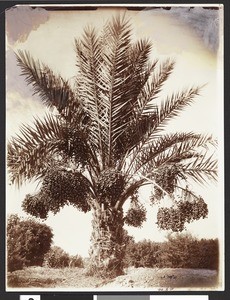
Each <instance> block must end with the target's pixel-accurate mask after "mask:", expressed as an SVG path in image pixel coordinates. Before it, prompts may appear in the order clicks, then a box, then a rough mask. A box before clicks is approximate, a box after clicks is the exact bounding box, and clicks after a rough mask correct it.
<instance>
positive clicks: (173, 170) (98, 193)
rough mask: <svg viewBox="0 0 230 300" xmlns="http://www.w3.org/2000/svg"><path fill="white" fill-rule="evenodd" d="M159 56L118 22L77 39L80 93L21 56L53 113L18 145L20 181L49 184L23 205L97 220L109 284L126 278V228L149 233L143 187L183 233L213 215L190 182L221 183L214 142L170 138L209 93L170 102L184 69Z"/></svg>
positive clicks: (96, 261)
mask: <svg viewBox="0 0 230 300" xmlns="http://www.w3.org/2000/svg"><path fill="white" fill-rule="evenodd" d="M151 48H152V45H151V42H150V41H148V40H145V39H143V40H139V41H137V42H132V29H131V25H130V22H129V21H128V20H127V19H126V18H125V17H121V16H118V17H115V18H112V19H111V20H110V21H108V22H107V23H106V24H105V26H104V28H103V29H102V31H101V32H100V33H98V32H97V30H96V29H94V28H91V27H87V28H86V29H85V30H84V32H83V35H82V38H81V39H77V40H76V41H75V51H76V58H77V60H76V71H77V73H76V78H75V84H74V85H71V84H70V82H69V81H68V80H65V79H63V78H62V77H61V76H59V75H55V74H54V72H53V71H52V70H51V69H50V68H49V67H48V66H47V65H46V64H44V63H41V62H40V61H35V60H34V59H33V58H32V57H31V55H30V53H28V52H26V51H25V52H22V51H19V52H18V54H17V60H18V65H19V66H20V67H21V69H22V75H24V76H25V77H26V81H27V83H28V84H30V85H32V87H33V89H34V93H35V94H38V95H39V96H40V97H41V100H42V101H43V102H44V104H45V105H46V106H48V107H50V108H52V110H51V112H50V113H49V114H47V115H46V117H45V118H44V119H42V120H41V119H38V118H36V119H35V121H34V124H33V126H29V125H22V127H21V132H20V134H19V135H18V136H16V137H15V138H12V139H11V140H10V141H9V144H8V169H9V173H10V175H11V181H12V182H13V183H15V184H17V185H19V186H20V185H21V183H22V182H23V181H25V180H31V179H37V180H40V181H41V188H40V190H39V191H38V192H37V193H35V194H33V195H27V196H26V198H25V200H24V202H23V208H24V210H25V211H26V212H28V213H30V214H32V215H33V216H36V217H40V218H47V216H48V212H49V211H52V212H53V213H57V212H58V211H59V210H60V208H62V207H63V206H64V205H73V206H74V207H76V208H78V209H79V210H81V211H83V212H88V211H90V210H91V211H92V212H93V221H92V236H91V242H92V247H91V249H90V258H91V264H90V265H91V267H90V269H91V270H92V271H96V272H98V274H101V275H105V276H109V275H111V276H116V275H118V274H121V273H122V272H123V266H124V263H123V257H124V250H125V238H124V237H125V234H124V230H123V226H124V223H126V224H128V225H130V226H136V227H139V226H141V225H142V223H143V222H144V221H145V219H146V209H145V207H144V204H143V203H142V201H141V199H139V194H138V191H139V189H140V187H142V186H144V185H148V184H151V185H152V186H153V192H152V197H151V201H152V203H153V204H155V203H156V202H160V201H161V199H163V198H164V197H168V198H169V199H171V201H172V207H171V208H167V207H163V208H161V209H159V212H158V216H157V218H158V220H157V223H158V226H159V227H160V228H163V229H172V230H173V231H182V230H183V229H184V224H185V223H186V222H191V221H193V220H197V219H199V218H205V217H206V216H207V214H208V209H207V205H206V203H205V202H204V200H203V199H202V198H201V197H200V196H197V195H195V193H194V192H193V191H191V190H189V189H188V187H187V181H188V180H189V178H192V179H194V180H196V181H198V182H199V183H203V182H205V181H206V180H207V179H214V178H215V177H216V161H215V160H213V159H212V154H211V155H209V152H210V149H211V150H212V148H213V146H215V143H214V142H213V141H212V138H211V137H210V136H208V135H207V136H206V135H205V136H204V135H201V134H196V133H193V132H188V133H187V132H186V133H179V132H178V133H172V134H170V133H168V134H166V133H165V131H164V128H165V126H166V125H167V124H168V121H170V120H171V119H173V118H175V117H176V116H178V115H179V113H180V112H181V111H183V110H184V109H185V108H186V107H187V106H189V105H190V104H191V103H192V102H193V101H194V98H195V96H197V95H198V94H199V91H200V88H199V87H193V88H188V89H185V90H183V91H181V92H178V93H174V94H172V95H171V96H169V97H166V98H165V99H164V97H162V95H161V93H160V91H161V90H162V88H163V85H164V83H165V82H166V81H167V79H168V77H169V76H170V74H171V72H172V71H173V69H174V65H175V63H174V61H172V60H171V59H170V58H169V59H166V60H165V61H162V62H160V61H158V60H157V59H156V60H155V61H153V62H151V61H150V59H149V56H150V53H151ZM127 201H129V202H130V209H129V210H128V211H127V213H126V214H124V211H123V206H124V204H125V203H126V202H127Z"/></svg>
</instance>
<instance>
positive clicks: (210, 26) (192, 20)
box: [153, 7, 220, 51]
mask: <svg viewBox="0 0 230 300" xmlns="http://www.w3.org/2000/svg"><path fill="white" fill-rule="evenodd" d="M153 12H154V13H159V10H153ZM161 13H164V14H167V15H168V16H170V15H171V16H173V17H176V19H177V20H179V21H181V22H183V23H184V24H186V25H188V26H189V27H190V28H191V29H193V30H194V31H195V32H196V34H197V35H198V36H199V37H200V39H201V40H202V41H203V43H204V44H205V46H206V47H207V48H208V49H209V50H211V51H217V50H218V47H219V38H220V37H219V27H220V10H218V9H217V10H216V9H215V10H214V9H204V8H203V7H193V8H190V7H171V9H170V10H165V9H161Z"/></svg>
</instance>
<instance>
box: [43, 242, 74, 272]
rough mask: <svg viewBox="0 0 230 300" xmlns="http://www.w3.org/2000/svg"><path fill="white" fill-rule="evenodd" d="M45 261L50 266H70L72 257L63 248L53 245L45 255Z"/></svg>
mask: <svg viewBox="0 0 230 300" xmlns="http://www.w3.org/2000/svg"><path fill="white" fill-rule="evenodd" d="M44 263H45V264H46V265H47V266H48V267H50V268H65V267H68V266H69V263H70V257H69V254H68V253H66V252H65V251H64V250H63V249H62V248H60V247H57V246H53V247H52V248H51V249H50V251H49V252H48V253H47V254H46V255H45V260H44Z"/></svg>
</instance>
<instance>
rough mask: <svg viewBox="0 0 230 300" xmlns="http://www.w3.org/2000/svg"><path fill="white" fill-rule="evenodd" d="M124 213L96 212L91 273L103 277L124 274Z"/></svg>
mask: <svg viewBox="0 0 230 300" xmlns="http://www.w3.org/2000/svg"><path fill="white" fill-rule="evenodd" d="M123 225H124V222H123V212H122V211H118V210H115V209H112V208H107V209H104V208H103V206H102V207H101V208H100V209H97V210H94V212H93V220H92V228H93V231H92V235H91V248H90V252H89V255H90V265H89V271H90V273H93V274H94V275H99V276H102V277H106V278H108V277H116V276H118V275H121V274H123V267H124V264H123V258H124V253H125V243H124V229H123Z"/></svg>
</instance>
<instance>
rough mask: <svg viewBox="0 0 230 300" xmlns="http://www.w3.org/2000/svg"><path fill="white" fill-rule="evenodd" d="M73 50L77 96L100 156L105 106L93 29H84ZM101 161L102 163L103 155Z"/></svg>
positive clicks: (98, 50)
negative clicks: (87, 118) (87, 119)
mask: <svg viewBox="0 0 230 300" xmlns="http://www.w3.org/2000/svg"><path fill="white" fill-rule="evenodd" d="M75 49H76V55H77V67H78V72H79V76H78V77H77V79H76V87H77V95H78V96H79V98H80V99H82V104H83V106H84V109H85V111H86V112H87V114H88V116H89V117H90V120H91V124H90V127H91V141H92V143H93V144H94V146H95V147H96V148H97V149H98V150H99V154H101V155H102V154H103V153H104V151H103V150H104V147H105V144H106V143H105V138H104V135H103V133H104V131H105V128H104V127H105V126H104V125H105V123H104V120H103V118H104V112H105V105H104V102H103V101H102V99H101V88H102V85H103V83H102V82H100V76H99V74H100V68H101V63H102V58H101V54H102V53H101V41H100V38H99V37H97V34H96V31H95V29H93V28H89V27H88V28H86V29H85V31H84V35H83V38H82V39H81V40H76V41H75ZM101 159H102V162H104V156H103V155H102V158H101Z"/></svg>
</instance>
